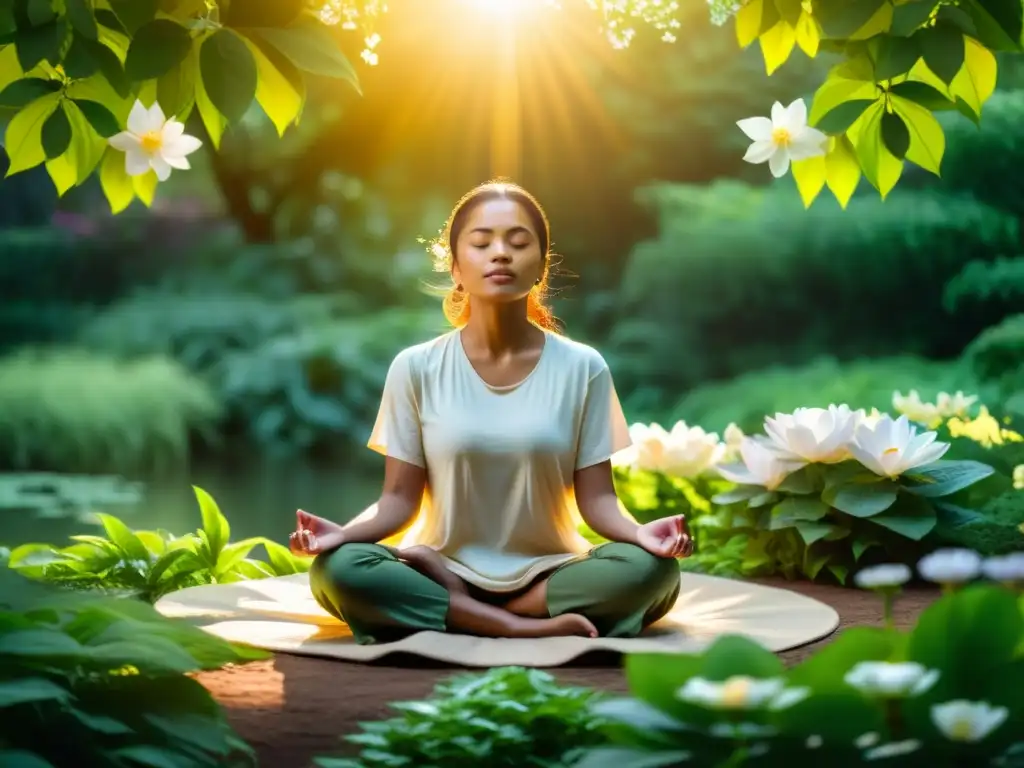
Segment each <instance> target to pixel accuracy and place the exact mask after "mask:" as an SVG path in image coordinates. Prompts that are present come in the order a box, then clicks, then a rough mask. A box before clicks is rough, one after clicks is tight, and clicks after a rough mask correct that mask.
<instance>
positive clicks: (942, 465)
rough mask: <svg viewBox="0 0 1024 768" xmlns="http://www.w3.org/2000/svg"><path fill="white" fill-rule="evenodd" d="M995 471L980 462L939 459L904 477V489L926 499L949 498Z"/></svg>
mask: <svg viewBox="0 0 1024 768" xmlns="http://www.w3.org/2000/svg"><path fill="white" fill-rule="evenodd" d="M994 472H995V470H994V469H993V468H992V467H990V466H989V465H988V464H982V463H981V462H980V461H946V460H942V459H940V460H939V461H936V462H933V463H931V464H929V465H927V466H925V467H918V468H917V469H914V470H913V471H912V472H910V473H909V474H908V475H906V476H905V478H904V479H905V480H910V481H911V482H910V483H905V484H904V486H903V487H904V488H905V489H906V490H907V491H909V492H910V493H913V494H916V495H918V496H925V497H927V498H937V497H939V496H949V495H950V494H953V493H956V492H957V491H960V490H963V489H964V488H966V487H968V486H969V485H974V484H975V483H977V482H978V481H980V480H984V479H985V478H986V477H990V476H991V475H992V474H993V473H994Z"/></svg>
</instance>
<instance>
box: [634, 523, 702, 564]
mask: <svg viewBox="0 0 1024 768" xmlns="http://www.w3.org/2000/svg"><path fill="white" fill-rule="evenodd" d="M636 543H637V544H639V545H640V546H641V547H642V548H643V549H646V550H647V551H648V552H650V553H651V554H652V555H657V556H658V557H689V556H690V555H692V554H693V538H692V537H691V536H690V530H689V528H687V525H686V518H685V517H684V516H683V515H673V516H672V517H663V518H661V519H660V520H652V521H651V522H649V523H646V524H644V525H641V526H640V528H639V530H637V533H636Z"/></svg>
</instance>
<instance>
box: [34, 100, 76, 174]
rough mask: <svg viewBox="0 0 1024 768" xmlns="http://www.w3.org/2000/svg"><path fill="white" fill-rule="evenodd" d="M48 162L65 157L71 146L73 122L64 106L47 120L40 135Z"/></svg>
mask: <svg viewBox="0 0 1024 768" xmlns="http://www.w3.org/2000/svg"><path fill="white" fill-rule="evenodd" d="M40 138H41V139H42V143H43V152H45V153H46V158H47V160H50V159H52V158H54V157H59V156H60V155H63V154H64V153H65V152H66V151H67V149H68V147H69V146H71V122H70V121H69V120H68V114H67V112H65V111H64V107H63V105H62V104H58V105H57V109H55V110H54V111H53V113H52V114H51V115H50V116H49V117H48V118H46V122H44V123H43V128H42V131H41V134H40Z"/></svg>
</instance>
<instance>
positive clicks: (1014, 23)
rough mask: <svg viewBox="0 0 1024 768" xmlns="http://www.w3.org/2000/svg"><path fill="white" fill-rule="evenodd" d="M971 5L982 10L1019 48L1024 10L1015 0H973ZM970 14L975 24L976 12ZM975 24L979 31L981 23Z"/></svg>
mask: <svg viewBox="0 0 1024 768" xmlns="http://www.w3.org/2000/svg"><path fill="white" fill-rule="evenodd" d="M973 5H974V6H975V7H976V8H978V9H980V10H981V11H983V12H984V14H985V15H986V16H987V17H988V18H989V19H991V20H992V21H993V22H994V23H995V25H996V26H997V27H998V28H999V30H1001V31H1002V33H1003V34H1004V35H1005V36H1006V37H1007V38H1008V39H1009V40H1011V41H1012V42H1013V44H1014V45H1015V46H1017V50H1019V46H1020V41H1021V35H1022V29H1024V10H1022V8H1021V4H1020V3H1019V2H1017V0H975V2H974V3H973ZM971 16H972V18H973V19H974V20H975V23H976V24H977V22H978V14H976V13H972V14H971ZM977 26H978V32H979V33H980V32H981V31H982V25H981V24H977ZM981 42H983V43H984V42H985V40H984V39H982V40H981Z"/></svg>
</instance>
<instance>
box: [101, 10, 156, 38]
mask: <svg viewBox="0 0 1024 768" xmlns="http://www.w3.org/2000/svg"><path fill="white" fill-rule="evenodd" d="M95 16H96V23H97V24H99V25H100V26H101V27H106V28H107V29H110V30H113V31H114V32H117V33H118V34H120V35H124V36H125V37H130V35H129V34H128V30H127V29H125V28H124V24H122V23H121V20H120V19H119V18H117V14H116V13H114V12H113V11H111V10H108V9H107V8H98V9H96V13H95ZM147 21H148V19H147Z"/></svg>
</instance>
